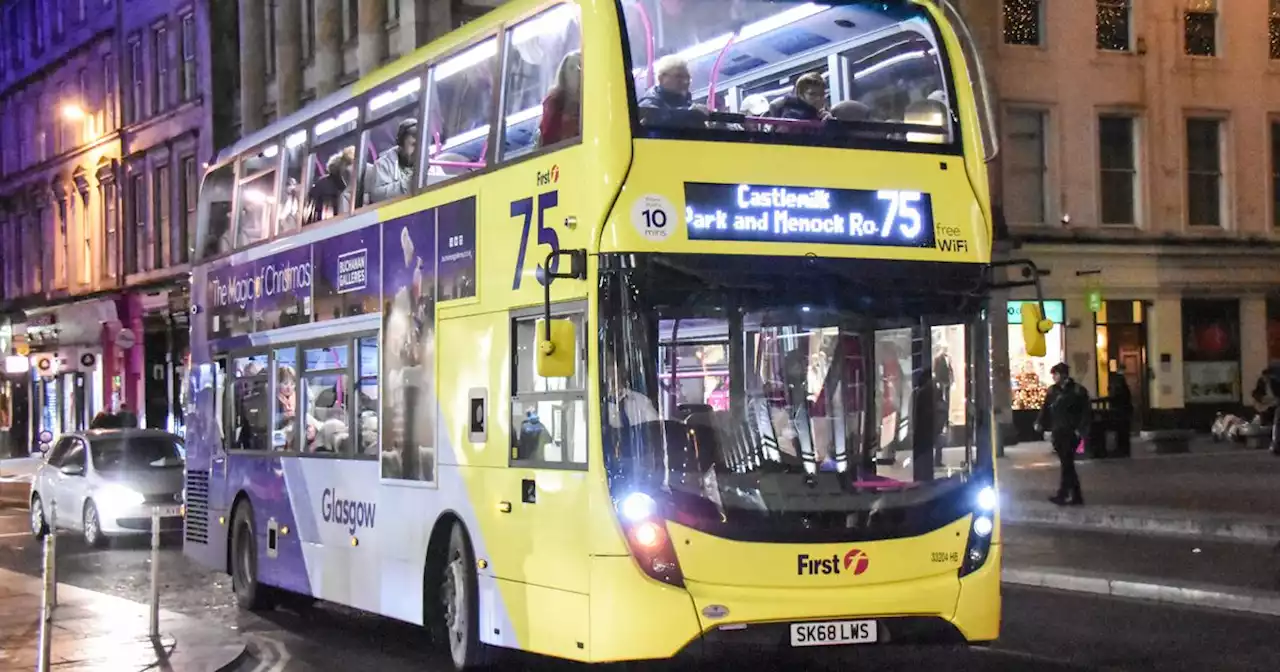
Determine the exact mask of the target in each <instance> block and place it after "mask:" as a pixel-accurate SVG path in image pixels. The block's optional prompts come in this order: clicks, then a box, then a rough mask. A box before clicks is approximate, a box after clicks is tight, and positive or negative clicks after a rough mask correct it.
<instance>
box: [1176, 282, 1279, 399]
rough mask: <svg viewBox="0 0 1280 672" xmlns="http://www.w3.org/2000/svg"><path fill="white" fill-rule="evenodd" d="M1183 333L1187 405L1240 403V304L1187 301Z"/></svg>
mask: <svg viewBox="0 0 1280 672" xmlns="http://www.w3.org/2000/svg"><path fill="white" fill-rule="evenodd" d="M1182 333H1183V334H1184V337H1183V340H1182V374H1183V386H1184V387H1183V389H1184V391H1185V395H1186V396H1185V399H1186V403H1187V404H1188V405H1191V404H1230V403H1237V402H1239V401H1240V398H1241V395H1240V392H1241V389H1240V387H1241V386H1240V302H1239V301H1238V300H1235V299H1183V300H1182ZM1259 336H1261V334H1259Z"/></svg>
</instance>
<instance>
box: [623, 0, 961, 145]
mask: <svg viewBox="0 0 1280 672" xmlns="http://www.w3.org/2000/svg"><path fill="white" fill-rule="evenodd" d="M622 7H623V12H624V21H625V24H626V31H627V39H628V44H629V47H630V64H631V67H632V70H631V75H632V76H633V77H634V81H635V89H636V94H637V100H636V105H637V108H638V110H637V111H638V114H637V116H638V118H639V121H640V124H641V126H642V127H643V128H644V129H645V130H646V131H648V133H647V134H649V135H663V136H678V137H700V136H705V137H710V138H715V137H721V138H723V139H730V140H731V139H734V137H735V136H737V135H750V136H756V137H755V138H753V139H766V140H776V141H782V142H796V143H803V144H834V145H846V144H849V143H856V142H858V141H868V140H869V141H881V142H884V141H889V142H909V143H944V144H949V143H951V141H952V139H953V131H954V114H953V112H952V106H951V98H952V95H951V92H950V90H949V89H950V82H949V80H948V78H947V76H946V70H945V68H944V67H943V63H944V55H943V53H942V50H941V47H940V42H941V40H940V39H939V36H938V35H937V31H936V29H935V26H934V24H933V23H932V22H931V21H930V20H929V17H928V15H927V13H926V11H925V10H924V9H923V8H920V7H916V6H914V5H911V4H907V3H903V4H901V5H897V4H888V3H880V2H866V1H865V0H859V1H854V0H849V1H846V2H827V3H812V2H799V1H798V0H781V1H775V0H741V1H739V2H734V3H724V2H718V1H717V0H684V1H683V2H679V3H673V2H664V1H662V0H623V3H622Z"/></svg>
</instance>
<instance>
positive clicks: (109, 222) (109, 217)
mask: <svg viewBox="0 0 1280 672" xmlns="http://www.w3.org/2000/svg"><path fill="white" fill-rule="evenodd" d="M98 193H99V195H100V198H101V199H102V240H103V245H102V269H103V278H104V279H106V280H108V281H112V282H114V281H115V280H116V279H117V277H118V275H119V273H120V269H119V264H120V219H119V210H118V209H117V207H116V184H115V182H112V181H105V182H102V183H100V185H99V187H98Z"/></svg>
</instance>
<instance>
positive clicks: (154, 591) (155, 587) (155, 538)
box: [150, 507, 160, 639]
mask: <svg viewBox="0 0 1280 672" xmlns="http://www.w3.org/2000/svg"><path fill="white" fill-rule="evenodd" d="M150 632H151V638H152V639H157V638H159V637H160V509H159V507H152V509H151V630H150Z"/></svg>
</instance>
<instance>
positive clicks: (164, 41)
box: [151, 26, 170, 114]
mask: <svg viewBox="0 0 1280 672" xmlns="http://www.w3.org/2000/svg"><path fill="white" fill-rule="evenodd" d="M151 58H152V59H153V60H154V61H155V71H154V73H153V74H152V78H153V81H152V82H151V91H152V97H151V102H152V108H153V109H152V110H151V112H152V114H160V113H161V112H163V111H165V110H166V109H168V107H169V102H170V100H169V29H168V28H166V27H165V26H157V27H156V28H155V29H154V30H153V31H152V32H151Z"/></svg>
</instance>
